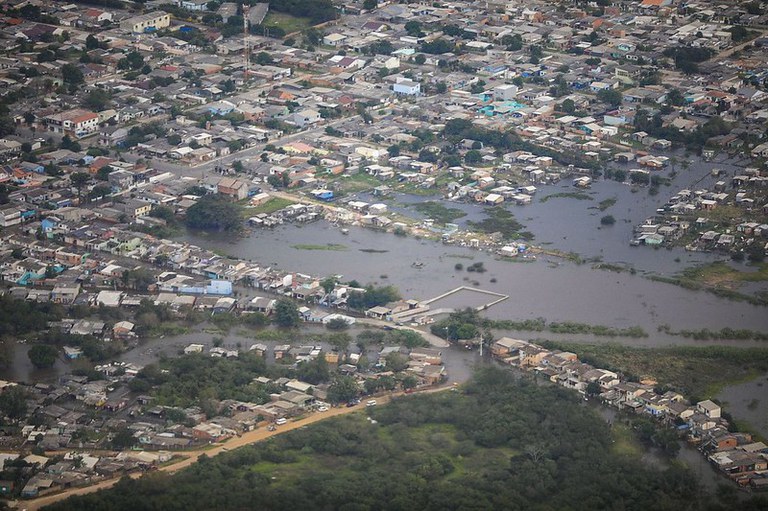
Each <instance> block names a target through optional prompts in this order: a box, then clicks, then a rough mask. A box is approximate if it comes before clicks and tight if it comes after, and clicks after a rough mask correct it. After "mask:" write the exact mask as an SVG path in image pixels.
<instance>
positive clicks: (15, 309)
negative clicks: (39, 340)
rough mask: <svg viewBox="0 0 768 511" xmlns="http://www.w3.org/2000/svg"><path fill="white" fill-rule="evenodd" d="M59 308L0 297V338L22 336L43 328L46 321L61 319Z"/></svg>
mask: <svg viewBox="0 0 768 511" xmlns="http://www.w3.org/2000/svg"><path fill="white" fill-rule="evenodd" d="M63 314H64V310H63V309H62V308H61V306H59V305H56V304H52V303H37V302H27V301H25V300H17V299H15V298H13V297H11V296H7V295H2V296H0V337H2V336H5V335H22V334H26V333H29V332H35V331H37V330H39V329H41V328H44V327H45V325H46V323H47V322H48V321H58V320H60V319H61V318H62V317H63Z"/></svg>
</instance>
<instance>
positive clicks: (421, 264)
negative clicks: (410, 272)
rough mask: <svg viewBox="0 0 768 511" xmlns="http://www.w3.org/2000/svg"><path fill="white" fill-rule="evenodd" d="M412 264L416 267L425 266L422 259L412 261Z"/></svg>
mask: <svg viewBox="0 0 768 511" xmlns="http://www.w3.org/2000/svg"><path fill="white" fill-rule="evenodd" d="M411 266H412V267H414V268H424V263H422V262H421V261H414V262H413V263H411Z"/></svg>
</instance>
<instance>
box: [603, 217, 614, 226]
mask: <svg viewBox="0 0 768 511" xmlns="http://www.w3.org/2000/svg"><path fill="white" fill-rule="evenodd" d="M600 223H601V224H602V225H613V224H615V223H616V219H615V218H613V215H605V216H604V217H602V218H601V219H600Z"/></svg>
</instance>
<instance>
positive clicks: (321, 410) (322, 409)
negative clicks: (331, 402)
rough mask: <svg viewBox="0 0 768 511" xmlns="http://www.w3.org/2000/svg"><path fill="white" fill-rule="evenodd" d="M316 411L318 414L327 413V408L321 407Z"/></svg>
mask: <svg viewBox="0 0 768 511" xmlns="http://www.w3.org/2000/svg"><path fill="white" fill-rule="evenodd" d="M317 411H318V412H327V411H328V407H327V406H321V407H320V408H318V409H317Z"/></svg>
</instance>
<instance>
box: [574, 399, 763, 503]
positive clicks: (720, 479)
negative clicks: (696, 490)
mask: <svg viewBox="0 0 768 511" xmlns="http://www.w3.org/2000/svg"><path fill="white" fill-rule="evenodd" d="M587 406H589V407H590V408H592V409H594V410H595V412H597V414H598V415H599V416H600V417H602V418H603V419H604V420H605V421H606V422H608V423H609V424H614V423H617V422H618V421H621V420H625V419H622V417H621V415H620V414H619V412H618V411H617V410H616V409H614V408H609V407H607V406H603V405H601V404H600V403H599V402H598V401H595V400H591V401H589V402H588V403H587ZM642 461H643V462H644V463H645V464H647V465H648V466H651V467H654V468H656V469H659V470H665V469H667V468H669V466H670V463H672V462H673V461H676V462H680V463H682V464H683V465H685V466H686V467H687V468H688V469H689V470H690V471H692V472H693V473H694V474H696V476H697V477H698V479H699V482H700V483H701V485H702V486H703V487H704V488H706V489H707V490H717V488H718V486H719V485H721V484H728V482H729V481H728V479H727V478H726V477H724V476H723V475H722V474H720V473H719V472H718V471H717V470H716V469H715V467H713V466H712V465H710V464H709V463H708V462H707V460H706V458H705V457H704V456H703V455H702V453H701V452H699V451H698V450H697V449H696V448H695V447H693V446H692V445H690V444H689V443H687V442H684V441H681V442H680V451H679V452H678V453H677V456H675V458H674V459H670V458H669V457H667V456H665V455H664V454H663V453H661V452H660V451H659V450H658V449H655V448H651V449H648V448H646V449H643V456H642ZM740 495H742V496H746V495H748V494H747V493H740Z"/></svg>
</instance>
